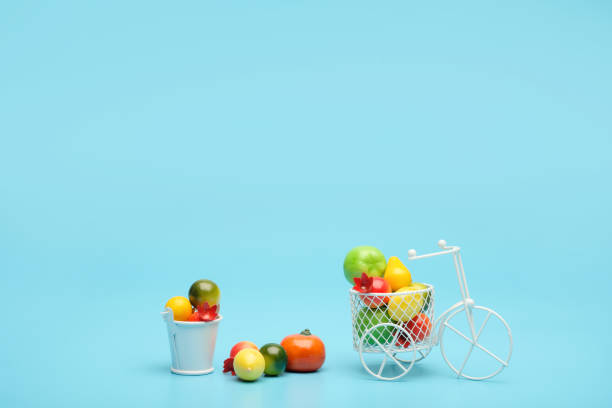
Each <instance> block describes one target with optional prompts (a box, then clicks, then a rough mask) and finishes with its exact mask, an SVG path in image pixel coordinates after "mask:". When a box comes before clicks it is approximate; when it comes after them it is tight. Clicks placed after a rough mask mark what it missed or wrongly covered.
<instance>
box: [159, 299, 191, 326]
mask: <svg viewBox="0 0 612 408" xmlns="http://www.w3.org/2000/svg"><path fill="white" fill-rule="evenodd" d="M165 307H169V308H170V309H172V314H173V315H174V320H177V321H180V322H184V321H186V320H188V319H189V316H191V303H189V299H187V298H186V297H185V296H175V297H173V298H170V300H168V301H167V302H166V306H165Z"/></svg>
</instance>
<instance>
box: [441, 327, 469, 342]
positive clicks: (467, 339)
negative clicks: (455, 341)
mask: <svg viewBox="0 0 612 408" xmlns="http://www.w3.org/2000/svg"><path fill="white" fill-rule="evenodd" d="M444 325H445V326H446V327H448V328H449V329H451V330H452V331H454V332H455V333H457V334H458V335H460V336H461V337H463V338H464V339H465V340H466V341H467V342H468V343H470V344H474V342H473V341H472V339H470V338H469V337H468V336H466V335H465V334H463V333H461V332H460V331H459V330H457V329H455V328H454V327H453V326H451V325H450V324H448V322H444Z"/></svg>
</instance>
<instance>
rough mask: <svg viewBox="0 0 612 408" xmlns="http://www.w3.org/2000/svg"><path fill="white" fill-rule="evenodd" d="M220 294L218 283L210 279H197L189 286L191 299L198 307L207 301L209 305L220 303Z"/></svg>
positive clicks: (194, 305)
mask: <svg viewBox="0 0 612 408" xmlns="http://www.w3.org/2000/svg"><path fill="white" fill-rule="evenodd" d="M220 296H221V293H220V291H219V287H218V286H217V284H216V283H215V282H213V281H210V280H208V279H200V280H198V281H195V282H194V283H193V285H191V287H190V288H189V301H190V302H191V304H192V305H193V307H198V306H200V305H201V304H203V303H204V302H207V303H208V305H209V306H214V305H216V304H217V303H219V297H220Z"/></svg>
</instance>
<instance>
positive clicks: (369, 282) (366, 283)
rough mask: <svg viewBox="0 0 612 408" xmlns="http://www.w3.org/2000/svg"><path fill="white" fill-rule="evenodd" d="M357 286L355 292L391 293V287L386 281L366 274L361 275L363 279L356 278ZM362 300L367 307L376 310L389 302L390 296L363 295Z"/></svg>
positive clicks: (354, 288) (354, 287)
mask: <svg viewBox="0 0 612 408" xmlns="http://www.w3.org/2000/svg"><path fill="white" fill-rule="evenodd" d="M354 281H355V286H353V290H355V291H357V292H360V293H391V287H390V286H389V283H387V281H386V280H384V279H383V278H379V277H376V276H375V277H373V278H370V277H369V276H368V275H366V274H365V273H362V274H361V278H355V279H354ZM359 297H360V299H361V300H362V301H363V303H364V304H365V305H366V306H369V307H372V308H376V307H379V306H382V305H384V304H385V303H388V302H389V297H388V296H377V295H362V296H359Z"/></svg>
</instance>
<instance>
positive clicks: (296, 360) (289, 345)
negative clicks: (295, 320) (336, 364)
mask: <svg viewBox="0 0 612 408" xmlns="http://www.w3.org/2000/svg"><path fill="white" fill-rule="evenodd" d="M281 346H283V348H284V349H285V352H287V371H297V372H302V373H307V372H311V371H317V370H318V369H319V368H321V366H322V365H323V363H324V362H325V345H324V344H323V342H322V341H321V339H320V338H318V337H317V336H315V335H313V334H311V333H310V330H308V329H306V330H304V331H303V332H301V333H300V334H292V335H290V336H287V337H285V338H284V339H283V341H281Z"/></svg>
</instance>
